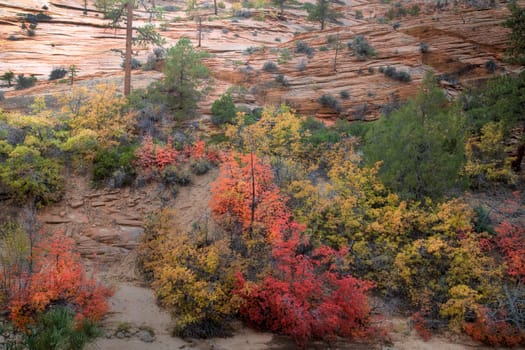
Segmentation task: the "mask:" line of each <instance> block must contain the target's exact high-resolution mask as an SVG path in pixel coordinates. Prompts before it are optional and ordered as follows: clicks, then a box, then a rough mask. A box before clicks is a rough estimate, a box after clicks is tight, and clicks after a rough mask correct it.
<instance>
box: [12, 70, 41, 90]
mask: <svg viewBox="0 0 525 350" xmlns="http://www.w3.org/2000/svg"><path fill="white" fill-rule="evenodd" d="M35 83H36V78H35V77H34V76H30V77H26V76H24V74H18V75H17V76H16V80H15V89H16V90H23V89H28V88H30V87H32V86H34V85H35Z"/></svg>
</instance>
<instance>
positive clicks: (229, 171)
mask: <svg viewBox="0 0 525 350" xmlns="http://www.w3.org/2000/svg"><path fill="white" fill-rule="evenodd" d="M252 157H253V159H252ZM224 158H225V159H224V162H223V163H222V164H221V166H220V175H219V178H218V179H217V181H215V183H214V184H213V186H212V190H211V191H212V198H211V201H210V207H211V209H212V212H213V214H214V216H215V218H216V219H217V220H218V221H219V222H221V223H223V224H225V225H228V226H229V227H231V228H236V227H240V230H241V232H248V231H249V230H250V229H253V228H254V227H256V228H261V229H264V230H269V231H270V232H274V231H275V230H276V228H274V226H275V225H277V223H278V222H279V219H281V220H282V219H285V218H286V217H288V216H289V214H287V212H288V211H287V209H286V205H285V202H286V199H285V198H284V196H282V195H281V193H280V191H279V188H278V187H277V186H276V185H275V183H274V181H273V173H272V169H271V167H270V166H269V165H267V164H265V163H264V162H263V161H262V160H261V159H260V158H259V157H258V156H257V155H255V154H253V155H250V154H246V155H244V154H233V155H228V156H225V157H224ZM252 160H253V162H252ZM252 164H253V169H252ZM252 170H253V172H252ZM252 174H253V181H252ZM252 206H253V208H252ZM252 209H253V214H254V215H253V216H254V217H253V222H252ZM285 221H286V220H285Z"/></svg>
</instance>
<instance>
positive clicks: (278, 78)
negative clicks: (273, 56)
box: [275, 74, 290, 86]
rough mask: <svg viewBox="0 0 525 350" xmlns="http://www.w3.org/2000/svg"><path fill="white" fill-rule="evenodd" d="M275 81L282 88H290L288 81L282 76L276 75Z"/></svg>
mask: <svg viewBox="0 0 525 350" xmlns="http://www.w3.org/2000/svg"><path fill="white" fill-rule="evenodd" d="M275 81H276V82H278V83H280V84H282V85H283V86H290V82H289V81H288V78H286V77H285V76H284V74H277V75H276V76H275Z"/></svg>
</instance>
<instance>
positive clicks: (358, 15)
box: [355, 10, 363, 19]
mask: <svg viewBox="0 0 525 350" xmlns="http://www.w3.org/2000/svg"><path fill="white" fill-rule="evenodd" d="M355 19H363V11H361V10H356V11H355Z"/></svg>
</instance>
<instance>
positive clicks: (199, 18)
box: [197, 15, 202, 47]
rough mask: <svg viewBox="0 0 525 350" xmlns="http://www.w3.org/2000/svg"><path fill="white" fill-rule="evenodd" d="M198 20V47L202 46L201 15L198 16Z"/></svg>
mask: <svg viewBox="0 0 525 350" xmlns="http://www.w3.org/2000/svg"><path fill="white" fill-rule="evenodd" d="M197 21H198V23H199V45H197V47H201V38H202V17H201V16H200V15H199V17H197Z"/></svg>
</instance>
